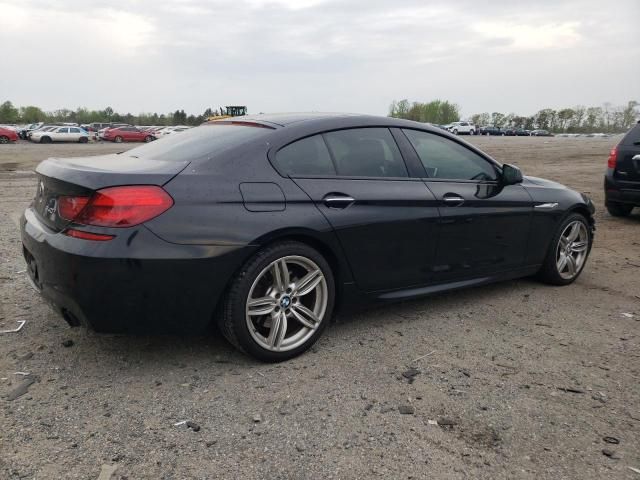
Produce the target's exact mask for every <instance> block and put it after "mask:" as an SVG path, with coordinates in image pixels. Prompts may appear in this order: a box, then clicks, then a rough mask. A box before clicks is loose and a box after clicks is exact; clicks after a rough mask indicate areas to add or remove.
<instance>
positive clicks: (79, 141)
mask: <svg viewBox="0 0 640 480" xmlns="http://www.w3.org/2000/svg"><path fill="white" fill-rule="evenodd" d="M88 141H89V139H88V138H87V137H80V139H79V140H78V143H87V142H88Z"/></svg>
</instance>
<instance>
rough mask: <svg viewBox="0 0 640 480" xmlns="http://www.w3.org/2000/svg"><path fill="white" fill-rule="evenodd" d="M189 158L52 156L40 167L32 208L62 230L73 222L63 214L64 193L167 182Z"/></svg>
mask: <svg viewBox="0 0 640 480" xmlns="http://www.w3.org/2000/svg"><path fill="white" fill-rule="evenodd" d="M188 164H189V162H188V161H183V162H177V161H160V160H152V159H146V158H137V157H134V156H130V155H129V156H125V155H124V154H114V155H101V156H94V157H78V158H65V159H61V158H49V159H47V160H44V161H42V162H41V163H40V165H38V167H37V168H36V174H37V176H38V187H37V191H36V196H35V199H34V200H33V203H32V208H33V209H34V211H35V212H36V214H37V215H38V217H39V218H40V220H42V222H43V223H44V224H45V225H47V226H48V227H49V228H51V229H53V230H55V231H60V230H63V229H64V228H65V227H66V226H67V225H68V224H69V223H70V222H69V220H66V219H64V218H62V217H61V216H60V212H59V209H58V199H59V197H61V196H66V195H69V196H90V195H91V194H92V193H93V192H95V191H96V190H99V189H101V188H106V187H113V186H120V185H160V186H162V185H164V184H165V183H167V182H168V181H169V180H171V179H172V178H173V177H175V176H176V175H177V174H178V173H180V172H181V171H182V170H183V169H184V168H185V167H186V166H187V165H188Z"/></svg>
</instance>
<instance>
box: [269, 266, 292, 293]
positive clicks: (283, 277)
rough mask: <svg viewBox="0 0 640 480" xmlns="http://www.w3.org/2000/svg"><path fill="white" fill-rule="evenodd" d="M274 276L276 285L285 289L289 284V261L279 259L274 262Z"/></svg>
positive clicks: (281, 289)
mask: <svg viewBox="0 0 640 480" xmlns="http://www.w3.org/2000/svg"><path fill="white" fill-rule="evenodd" d="M273 278H274V286H275V287H276V288H277V289H278V290H280V291H283V290H285V289H286V288H287V286H288V285H289V269H288V268H287V263H286V262H285V261H284V260H282V259H281V260H279V261H277V262H274V264H273Z"/></svg>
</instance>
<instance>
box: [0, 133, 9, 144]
mask: <svg viewBox="0 0 640 480" xmlns="http://www.w3.org/2000/svg"><path fill="white" fill-rule="evenodd" d="M0 143H9V137H6V136H4V135H0Z"/></svg>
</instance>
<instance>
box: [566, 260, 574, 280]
mask: <svg viewBox="0 0 640 480" xmlns="http://www.w3.org/2000/svg"><path fill="white" fill-rule="evenodd" d="M566 259H567V267H568V270H569V275H571V276H572V277H573V276H574V275H575V274H576V260H575V258H573V257H572V256H571V255H567V256H566Z"/></svg>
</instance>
